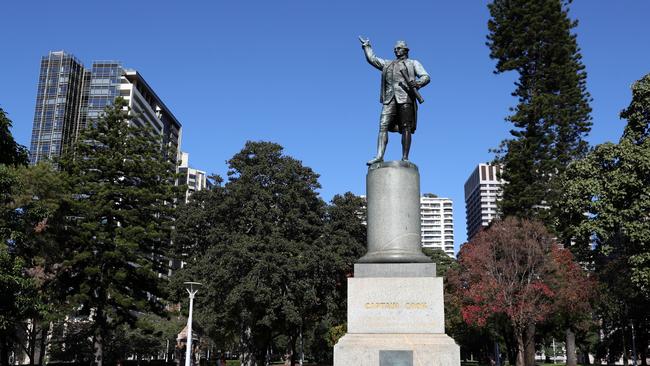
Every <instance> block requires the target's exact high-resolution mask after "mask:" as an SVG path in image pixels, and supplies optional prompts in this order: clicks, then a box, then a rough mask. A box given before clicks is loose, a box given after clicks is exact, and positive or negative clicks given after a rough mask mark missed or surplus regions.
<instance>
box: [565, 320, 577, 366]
mask: <svg viewBox="0 0 650 366" xmlns="http://www.w3.org/2000/svg"><path fill="white" fill-rule="evenodd" d="M565 335H566V340H565V345H564V347H565V348H566V366H577V365H578V356H577V355H576V334H575V333H573V331H571V328H567V329H566V331H565Z"/></svg>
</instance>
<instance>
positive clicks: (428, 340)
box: [334, 333, 460, 366]
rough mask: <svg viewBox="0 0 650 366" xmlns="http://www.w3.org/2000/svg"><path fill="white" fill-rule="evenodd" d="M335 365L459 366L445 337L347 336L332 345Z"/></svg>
mask: <svg viewBox="0 0 650 366" xmlns="http://www.w3.org/2000/svg"><path fill="white" fill-rule="evenodd" d="M334 366H460V347H459V346H458V345H457V344H456V342H455V341H454V340H453V339H452V338H451V337H449V336H448V335H446V334H355V333H348V334H346V335H345V336H343V337H342V338H341V339H339V341H338V342H337V343H336V345H335V346H334Z"/></svg>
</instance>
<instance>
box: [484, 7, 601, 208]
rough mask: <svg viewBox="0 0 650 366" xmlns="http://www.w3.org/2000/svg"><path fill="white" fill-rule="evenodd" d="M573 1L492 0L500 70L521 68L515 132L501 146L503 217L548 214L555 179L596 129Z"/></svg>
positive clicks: (492, 43) (492, 36) (493, 44)
mask: <svg viewBox="0 0 650 366" xmlns="http://www.w3.org/2000/svg"><path fill="white" fill-rule="evenodd" d="M570 3H571V1H570V0H536V1H530V0H494V1H493V2H492V3H491V4H489V5H488V8H489V10H490V15H491V17H492V18H491V19H490V20H489V22H488V29H489V35H488V43H487V44H488V46H489V47H490V51H491V52H490V57H491V58H493V59H496V60H497V64H496V69H495V73H497V74H500V73H504V72H507V71H516V72H517V73H518V74H519V80H518V81H517V82H516V89H515V91H514V92H513V93H512V95H513V96H515V97H517V98H518V105H517V106H516V107H515V108H513V111H514V114H512V115H511V116H509V117H508V118H507V120H508V121H510V122H512V124H513V125H514V128H513V129H512V130H511V132H510V133H511V134H512V138H510V139H506V140H504V141H503V142H502V143H501V146H500V148H499V149H498V151H497V152H498V156H497V159H496V160H497V163H499V164H502V165H503V175H502V177H503V178H504V179H505V180H506V181H507V184H506V185H505V186H504V189H503V200H502V201H501V211H502V213H503V215H504V216H508V215H516V216H520V217H535V216H541V218H544V217H545V216H546V215H547V212H548V210H544V209H542V210H540V208H545V207H548V205H549V203H550V202H552V201H553V200H554V197H555V195H556V192H557V190H556V188H555V177H557V176H558V174H560V173H561V172H562V171H564V169H565V167H566V166H567V165H568V163H569V162H571V161H573V160H575V159H577V158H580V157H582V156H584V154H585V153H586V152H587V150H588V145H587V142H586V141H584V137H585V136H586V135H587V134H588V133H589V131H590V128H591V117H590V115H589V113H590V112H591V108H590V107H589V102H590V96H589V93H588V92H587V91H586V78H587V74H586V72H585V70H584V66H583V65H582V62H581V58H582V56H581V55H580V52H579V51H580V50H579V48H578V45H577V42H576V36H575V35H574V34H572V33H571V30H572V29H573V28H574V27H576V25H577V21H572V20H571V19H570V18H569V16H568V5H569V4H570Z"/></svg>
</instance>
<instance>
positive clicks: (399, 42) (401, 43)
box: [394, 41, 409, 50]
mask: <svg viewBox="0 0 650 366" xmlns="http://www.w3.org/2000/svg"><path fill="white" fill-rule="evenodd" d="M397 47H400V48H406V49H407V50H408V49H409V46H407V45H406V42H404V41H397V42H395V47H394V48H397Z"/></svg>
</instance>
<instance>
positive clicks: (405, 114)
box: [379, 98, 416, 133]
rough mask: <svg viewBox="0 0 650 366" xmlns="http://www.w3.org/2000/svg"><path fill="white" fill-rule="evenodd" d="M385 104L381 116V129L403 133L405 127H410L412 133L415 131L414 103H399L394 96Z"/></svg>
mask: <svg viewBox="0 0 650 366" xmlns="http://www.w3.org/2000/svg"><path fill="white" fill-rule="evenodd" d="M383 106H384V107H383V109H382V110H381V117H380V118H379V131H382V132H383V131H390V132H400V133H401V132H402V129H403V128H408V129H409V130H410V131H411V133H414V132H415V126H416V125H415V108H414V106H413V103H411V102H409V103H403V104H398V103H397V102H395V99H394V98H393V99H392V100H391V101H390V102H389V103H387V104H384V105H383Z"/></svg>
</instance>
